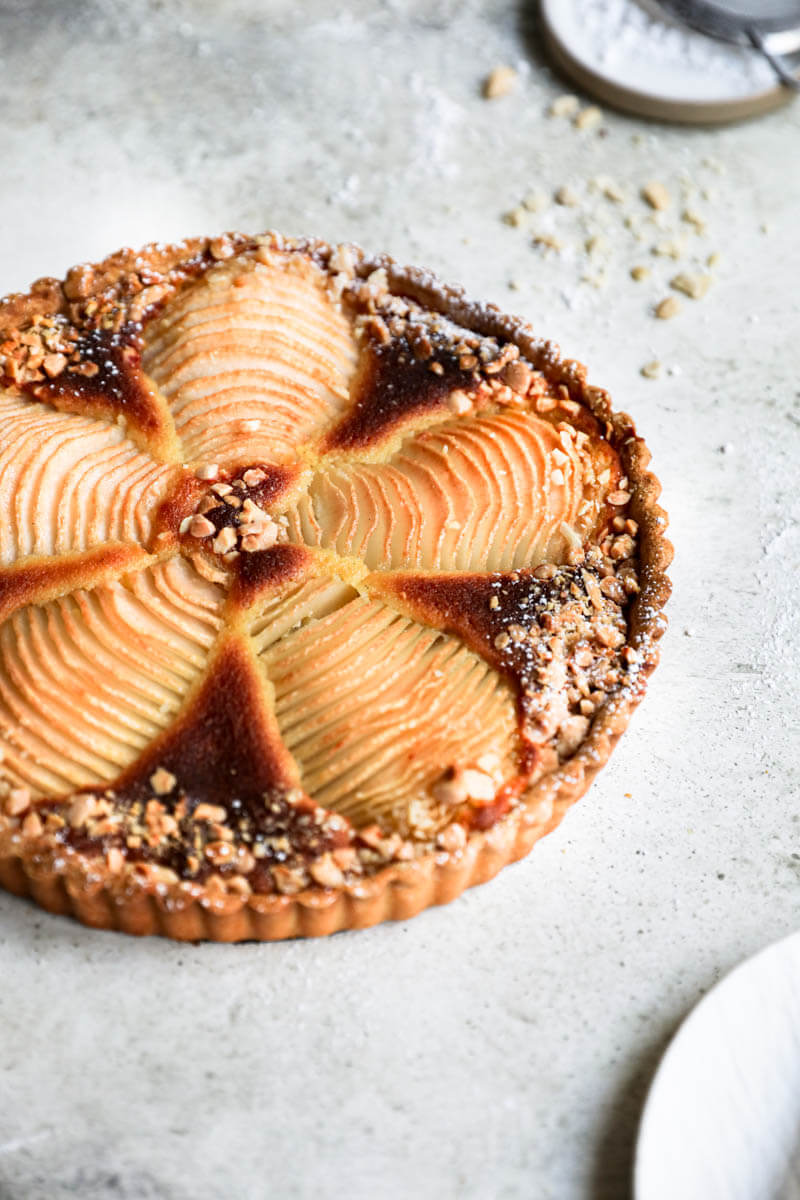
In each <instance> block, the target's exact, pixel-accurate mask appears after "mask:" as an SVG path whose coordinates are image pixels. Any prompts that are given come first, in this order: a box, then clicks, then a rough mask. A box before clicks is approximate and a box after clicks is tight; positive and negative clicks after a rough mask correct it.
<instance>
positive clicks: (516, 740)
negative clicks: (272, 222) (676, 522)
mask: <svg viewBox="0 0 800 1200" xmlns="http://www.w3.org/2000/svg"><path fill="white" fill-rule="evenodd" d="M0 370H1V371H2V390H1V391H0V513H2V518H1V519H0V882H2V884H3V886H4V887H5V888H7V889H8V890H10V891H12V892H15V893H17V894H19V895H30V896H31V897H33V899H34V900H35V901H37V902H38V903H39V904H40V905H42V906H43V907H44V908H46V909H49V910H50V911H53V912H61V913H70V914H72V915H73V916H75V917H77V918H78V919H80V920H81V921H84V922H86V923H87V924H89V925H93V926H100V927H104V928H114V929H120V930H125V931H126V932H128V933H135V934H146V933H160V934H164V935H167V936H169V937H173V938H183V939H201V938H212V939H216V940H220V941H235V940H241V939H247V938H257V939H275V938H287V937H295V936H299V935H318V934H327V933H333V932H334V931H336V930H340V929H346V928H358V927H362V926H367V925H372V924H374V923H375V922H378V921H382V920H386V919H390V918H395V919H396V918H405V917H409V916H412V915H413V914H415V913H417V912H419V911H420V910H421V909H423V908H425V907H426V906H428V905H431V904H441V903H444V902H446V901H449V900H451V899H453V897H455V896H457V895H458V894H459V893H460V892H461V891H462V890H463V889H464V888H466V887H469V886H471V885H472V884H476V883H481V882H483V881H485V880H487V879H489V878H490V877H491V876H493V875H494V874H495V873H496V872H497V871H498V870H499V869H500V868H501V867H503V866H504V865H505V864H506V863H509V862H511V861H512V860H514V859H518V858H520V857H521V856H522V855H524V854H526V853H527V852H528V851H529V850H530V848H531V846H532V845H533V843H534V842H535V841H536V840H537V838H540V837H541V836H542V835H543V834H545V833H547V832H548V831H549V830H551V829H553V827H554V826H555V825H556V824H557V823H558V822H559V821H560V819H561V817H562V815H563V814H564V812H565V810H566V809H567V808H568V807H569V805H570V804H572V803H573V801H575V800H576V799H577V798H578V797H579V796H580V795H582V793H583V792H584V791H585V790H586V788H587V786H588V785H589V783H590V781H591V779H592V777H593V776H594V774H595V773H596V772H597V771H598V769H599V768H600V767H602V765H603V764H604V762H605V761H606V759H607V758H608V755H609V753H610V751H611V749H612V747H613V745H614V744H615V742H616V740H617V738H618V737H619V736H620V734H621V733H622V731H623V729H624V728H625V725H626V724H627V721H628V718H629V716H630V714H631V711H632V710H633V708H634V707H635V705H636V704H637V703H638V701H639V700H640V699H641V697H642V695H643V692H644V690H645V685H646V681H647V678H648V676H649V674H650V672H651V671H652V670H653V668H654V666H655V664H656V661H657V643H658V639H659V638H660V636H661V634H662V632H663V629H664V620H663V616H662V607H663V605H664V602H665V600H666V598H667V594H668V590H669V585H668V582H667V580H666V578H665V574H664V571H665V568H666V567H667V565H668V563H669V559H670V555H671V549H670V546H669V543H668V542H667V541H666V540H665V538H664V530H665V525H666V518H665V515H664V513H663V512H662V510H661V509H660V508H659V507H658V504H657V498H658V494H659V485H658V483H657V481H656V480H655V478H654V477H653V475H652V474H650V473H649V472H648V469H647V467H648V462H649V457H650V456H649V454H648V452H647V449H646V448H645V445H644V443H643V442H642V440H641V439H640V438H639V437H637V435H636V432H635V429H634V426H633V423H632V421H631V419H630V418H629V417H627V416H625V415H623V414H619V413H615V412H613V411H612V408H611V405H610V402H609V398H608V396H607V394H606V393H605V392H604V391H601V390H600V389H598V388H593V387H589V386H588V385H587V383H586V377H585V371H584V368H583V367H582V366H580V364H578V363H576V362H572V361H565V360H562V359H561V358H560V357H559V353H558V350H557V348H556V347H555V346H554V345H553V344H552V343H550V342H546V341H542V340H540V339H538V338H537V337H535V336H534V335H533V333H532V332H531V330H530V328H529V327H528V326H526V325H525V324H523V323H522V322H521V321H519V320H516V319H515V318H512V317H509V316H505V315H504V314H502V313H501V312H499V311H498V310H497V309H496V308H494V307H492V306H483V305H476V304H473V303H470V302H469V301H468V300H466V299H465V297H464V295H463V294H462V292H461V291H460V290H457V289H453V288H448V287H444V286H442V285H441V284H440V283H439V282H438V281H437V280H436V279H435V278H434V277H433V276H431V275H430V274H428V273H426V272H423V271H420V270H414V269H404V268H400V267H398V266H397V265H396V264H395V263H394V262H393V261H392V260H391V259H389V258H385V257H379V258H371V257H369V256H368V255H367V254H365V253H364V252H363V251H362V250H360V249H359V248H357V247H355V246H349V245H342V246H338V247H335V248H332V247H330V246H328V245H326V244H324V243H322V242H319V241H313V240H305V239H302V240H290V239H287V238H284V237H281V236H279V235H277V234H274V233H269V234H267V235H265V236H263V237H255V238H250V237H244V236H241V235H238V234H231V235H227V236H224V237H219V238H214V239H211V240H206V239H196V240H191V241H186V242H181V243H179V244H177V245H171V246H165V245H160V244H156V245H151V246H147V247H145V248H144V249H143V250H142V251H140V252H139V253H134V252H132V251H129V250H124V251H122V252H120V253H119V254H115V255H113V256H112V257H110V258H108V259H106V260H105V261H104V262H102V263H100V264H98V265H82V266H78V267H75V268H73V269H72V270H71V271H70V272H69V273H68V275H67V277H66V279H65V280H64V281H63V282H59V281H57V280H55V279H41V280H39V281H38V282H37V283H35V284H34V285H33V287H32V288H31V290H30V292H29V293H27V294H26V295H13V296H9V297H7V298H6V299H5V300H3V301H2V302H0Z"/></svg>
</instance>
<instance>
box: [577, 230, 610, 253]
mask: <svg viewBox="0 0 800 1200" xmlns="http://www.w3.org/2000/svg"><path fill="white" fill-rule="evenodd" d="M583 244H584V247H585V249H586V253H587V254H591V255H596V254H605V252H606V251H607V250H608V245H609V243H608V238H606V237H604V236H603V234H602V233H595V234H593V235H592V237H588V238H587V239H586V241H585V242H584V243H583Z"/></svg>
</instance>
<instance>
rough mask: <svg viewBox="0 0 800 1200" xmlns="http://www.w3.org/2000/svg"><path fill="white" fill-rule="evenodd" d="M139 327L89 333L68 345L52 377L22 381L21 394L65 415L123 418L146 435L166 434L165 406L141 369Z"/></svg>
mask: <svg viewBox="0 0 800 1200" xmlns="http://www.w3.org/2000/svg"><path fill="white" fill-rule="evenodd" d="M141 348H142V339H141V325H139V324H138V323H135V322H129V323H127V324H124V325H122V326H121V327H120V328H119V329H117V330H114V329H91V330H89V331H88V332H85V333H82V334H81V335H80V337H79V338H78V340H77V341H76V342H75V343H74V345H73V347H72V351H73V353H72V355H71V358H70V362H69V363H68V365H67V367H66V368H65V369H64V370H63V371H62V372H61V373H60V374H59V375H57V376H56V377H55V378H54V379H46V380H43V381H42V382H38V383H26V384H24V385H23V390H24V391H26V392H28V393H29V394H31V395H33V396H35V397H36V399H37V400H44V401H45V402H46V403H49V404H52V405H53V406H54V407H55V408H58V409H60V410H61V411H63V412H76V413H83V414H86V415H89V416H98V417H116V416H118V415H122V416H124V417H125V420H126V422H127V423H128V424H129V425H130V426H131V428H132V429H133V430H136V431H137V432H139V433H141V434H143V435H144V436H145V437H148V436H149V437H150V438H153V439H162V438H163V437H164V436H165V433H166V429H165V417H164V411H163V406H162V404H161V402H160V401H159V399H158V397H157V396H156V395H155V393H154V392H153V389H152V387H151V385H150V384H149V383H148V381H147V379H146V377H145V375H144V372H143V371H142V367H141Z"/></svg>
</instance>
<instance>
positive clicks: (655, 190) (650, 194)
mask: <svg viewBox="0 0 800 1200" xmlns="http://www.w3.org/2000/svg"><path fill="white" fill-rule="evenodd" d="M642 199H643V200H646V201H647V203H648V204H649V205H650V207H651V208H655V209H658V210H659V211H661V210H663V209H665V208H669V206H670V204H671V203H672V198H671V196H670V194H669V192H668V191H667V189H666V188H665V187H664V184H663V183H659V182H658V180H656V179H653V180H651V181H650V183H646V184H645V185H644V187H643V188H642Z"/></svg>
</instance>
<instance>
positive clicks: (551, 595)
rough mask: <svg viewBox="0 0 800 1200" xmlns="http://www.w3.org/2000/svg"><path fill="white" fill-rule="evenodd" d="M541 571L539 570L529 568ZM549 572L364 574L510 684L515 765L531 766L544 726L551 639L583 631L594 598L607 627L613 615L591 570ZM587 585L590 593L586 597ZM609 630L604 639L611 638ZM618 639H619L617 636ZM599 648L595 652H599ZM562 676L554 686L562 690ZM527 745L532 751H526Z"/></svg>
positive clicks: (589, 623) (590, 622)
mask: <svg viewBox="0 0 800 1200" xmlns="http://www.w3.org/2000/svg"><path fill="white" fill-rule="evenodd" d="M537 570H542V568H537ZM545 570H546V571H547V572H548V573H550V572H552V575H551V577H550V578H548V579H542V578H537V577H536V575H535V573H534V572H533V571H513V572H510V573H500V574H487V575H427V576H426V575H417V574H413V575H412V574H394V575H386V576H384V577H379V576H371V577H370V580H369V581H368V583H369V585H370V586H371V589H372V590H373V591H377V592H379V593H381V594H382V595H384V596H385V597H386V598H387V599H389V600H390V601H391V600H392V599H393V600H395V601H397V602H399V604H400V605H401V606H402V608H403V609H404V611H406V612H408V613H409V615H411V616H412V617H414V619H416V620H419V621H422V622H424V623H425V624H427V625H431V626H433V627H434V628H437V629H441V630H443V631H444V632H446V633H451V634H455V635H456V636H458V637H460V638H461V639H463V641H464V642H465V643H466V645H467V646H469V647H470V649H472V650H474V651H475V652H476V653H477V654H480V655H481V656H482V657H483V658H485V659H486V661H487V662H489V663H490V664H491V665H492V666H493V667H495V668H496V670H498V671H500V672H501V673H502V674H503V675H505V676H506V678H507V679H509V680H510V681H511V682H512V684H513V685H514V687H515V689H516V692H517V703H518V709H519V717H520V734H521V737H522V741H523V747H527V749H524V751H523V756H522V762H521V767H522V769H523V770H524V771H530V770H532V769H533V768H534V767H535V766H536V762H537V754H538V751H537V750H536V749H535V747H536V745H538V744H540V743H541V742H542V737H543V735H544V736H551V735H552V733H553V730H552V729H548V728H547V726H546V724H545V725H544V726H543V723H542V714H543V713H546V712H547V709H548V700H547V697H548V691H549V688H550V687H551V686H552V684H553V680H552V677H549V672H551V671H552V670H553V667H551V664H552V663H553V661H554V658H558V657H559V656H558V655H554V653H553V645H554V639H558V640H559V641H561V642H563V641H564V639H565V638H566V639H567V640H569V641H572V640H577V639H579V638H580V637H581V636H585V635H586V632H587V630H589V629H591V628H592V627H593V626H594V625H595V622H596V618H597V608H596V604H597V603H599V604H600V605H601V606H602V608H603V613H604V620H605V621H607V622H608V623H609V628H610V626H611V623H612V622H613V621H614V619H618V620H621V619H622V618H621V613H620V610H619V609H618V608H616V606H614V605H613V604H612V603H611V602H610V601H609V600H607V599H606V598H604V597H603V596H602V594H601V593H600V591H599V582H598V578H597V576H596V574H595V573H594V572H593V571H591V570H590V569H588V568H587V567H583V566H574V567H560V568H558V569H556V568H545ZM589 590H591V592H592V594H593V595H594V596H595V600H594V601H593V600H592V598H591V596H590V595H589ZM613 632H614V631H613V630H611V629H610V633H609V637H613ZM622 640H623V641H624V638H623V639H622ZM606 653H607V648H606V650H604V649H603V648H602V647H600V654H601V655H603V654H606ZM564 686H565V680H563V679H562V680H559V681H558V682H557V683H556V684H555V687H554V690H555V691H556V692H558V693H560V692H562V691H563V688H564ZM531 748H533V749H531Z"/></svg>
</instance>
